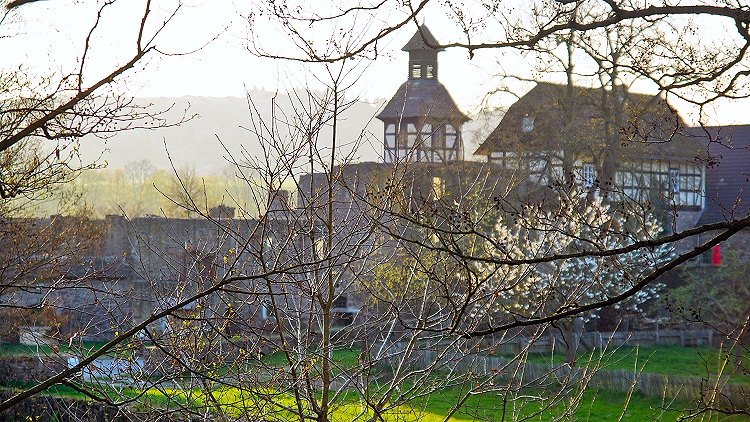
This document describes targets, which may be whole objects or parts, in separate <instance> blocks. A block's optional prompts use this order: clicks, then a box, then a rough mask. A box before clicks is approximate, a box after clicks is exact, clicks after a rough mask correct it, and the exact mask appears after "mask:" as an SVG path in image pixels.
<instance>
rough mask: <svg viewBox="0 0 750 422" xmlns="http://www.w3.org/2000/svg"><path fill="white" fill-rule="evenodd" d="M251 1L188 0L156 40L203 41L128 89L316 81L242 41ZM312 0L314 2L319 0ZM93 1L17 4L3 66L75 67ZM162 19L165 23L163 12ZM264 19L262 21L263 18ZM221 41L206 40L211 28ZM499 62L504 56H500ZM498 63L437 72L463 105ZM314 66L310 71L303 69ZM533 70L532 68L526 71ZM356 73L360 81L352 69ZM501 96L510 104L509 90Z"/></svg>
mask: <svg viewBox="0 0 750 422" xmlns="http://www.w3.org/2000/svg"><path fill="white" fill-rule="evenodd" d="M248 3H250V4H252V2H246V1H236V2H234V1H231V0H203V1H198V0H186V1H183V4H184V6H183V7H182V8H181V10H179V11H178V13H177V15H176V16H175V17H174V18H173V20H172V21H171V22H170V23H169V25H168V27H167V30H166V31H164V33H162V34H160V35H159V39H158V41H157V45H159V46H160V48H161V49H163V50H164V51H165V52H168V53H186V52H189V51H192V50H195V49H197V48H200V47H201V46H203V45H204V44H205V43H207V42H208V44H207V45H206V46H204V47H203V48H202V49H200V50H199V51H197V52H194V53H192V54H188V55H177V56H161V57H152V58H151V59H149V60H148V61H147V62H145V68H144V69H140V71H139V72H138V73H137V74H135V76H132V77H130V78H129V79H128V81H127V83H126V88H125V89H127V90H128V91H129V92H130V93H132V94H133V95H135V96H143V97H157V96H167V97H179V96H183V95H200V96H218V97H223V96H237V97H241V96H243V94H244V90H245V87H248V88H252V87H257V88H263V89H266V90H271V91H273V90H279V91H285V90H287V89H289V88H292V87H300V86H304V85H312V86H313V87H314V86H316V81H315V80H314V77H313V76H312V74H311V72H310V69H313V70H314V69H316V67H315V66H312V67H310V66H308V67H306V68H305V67H302V65H300V64H295V63H291V62H288V61H282V60H271V59H264V58H258V57H254V56H253V55H251V54H250V53H249V52H247V50H246V49H245V48H244V45H245V44H246V41H247V31H248V26H247V23H246V21H245V20H244V18H243V14H246V13H247V12H248V10H242V7H247V6H245V5H247V4H248ZM142 4H143V2H142V1H136V0H128V1H124V2H123V1H121V2H118V5H116V6H115V7H117V9H115V8H112V10H110V11H108V13H106V14H105V15H103V16H102V27H103V28H104V29H103V30H102V31H101V32H99V33H98V38H96V40H95V42H94V43H93V55H92V59H91V61H90V66H91V69H93V70H96V69H98V68H99V67H101V68H102V69H105V68H106V66H107V64H110V65H111V64H112V63H114V62H116V61H117V60H118V59H119V58H121V57H124V55H126V54H127V53H128V52H129V51H132V48H133V47H132V46H133V41H134V39H133V36H132V34H133V33H134V29H135V27H136V25H137V23H138V13H139V12H140V10H141V8H142ZM155 4H156V5H157V10H156V11H155V16H154V17H157V18H159V17H164V16H167V12H168V11H169V10H171V7H173V6H174V4H176V1H174V0H167V1H162V2H155ZM312 4H314V2H313V3H312ZM95 12H96V4H95V2H94V1H89V0H78V1H74V0H51V1H45V2H38V3H32V4H29V5H26V6H23V7H21V8H19V14H20V16H21V18H22V22H20V23H18V24H4V25H3V27H2V29H3V30H4V34H11V33H20V34H19V35H16V36H14V37H12V38H5V39H0V51H2V52H3V53H2V54H0V63H2V66H3V67H4V68H5V69H8V68H9V67H10V68H13V67H17V66H19V65H20V66H23V67H25V68H27V69H31V70H32V71H37V72H39V73H40V74H44V73H45V72H50V71H52V72H55V71H58V72H59V71H65V70H66V69H70V66H71V65H73V63H74V62H75V59H77V58H78V57H80V51H81V49H80V46H81V44H82V40H83V39H84V38H85V35H86V32H85V30H86V29H87V28H89V27H90V26H91V23H92V22H93V21H94V19H95V17H96V14H95ZM155 21H157V22H158V19H156V20H155ZM256 22H257V21H256ZM426 24H427V25H428V26H429V27H430V29H431V30H432V32H433V33H434V34H435V36H436V37H437V38H438V39H439V40H450V39H454V40H455V39H457V38H459V37H460V33H459V32H457V31H458V29H457V28H456V27H455V25H452V24H451V22H450V21H449V20H448V18H447V17H446V16H445V14H444V11H442V10H433V9H428V10H427V13H426ZM414 31H415V28H414V27H413V26H408V27H406V28H404V29H403V30H401V31H399V32H398V33H396V34H395V35H393V36H391V37H388V38H386V39H384V40H383V42H382V43H381V44H379V50H380V51H381V52H383V55H382V56H381V57H380V58H379V59H378V60H376V61H375V62H363V63H361V64H360V65H359V66H358V69H357V70H356V71H355V72H353V74H354V75H357V78H356V79H358V81H357V84H356V85H355V87H354V89H353V90H352V91H351V94H350V95H351V96H355V95H356V96H360V97H362V98H364V99H368V100H375V99H386V98H389V97H390V96H391V95H392V94H393V93H394V92H395V91H396V89H397V87H398V86H399V85H400V84H401V83H403V81H404V80H405V79H406V65H407V54H406V53H403V52H401V51H400V49H401V47H402V46H403V45H404V44H405V43H406V41H407V40H408V39H409V38H410V37H411V36H412V34H413V33H414ZM216 35H218V36H219V37H218V39H216V40H214V41H212V42H209V41H210V40H211V39H212V38H213V37H214V36H216ZM256 37H257V38H256V39H257V40H258V42H260V43H261V44H262V45H263V46H264V47H265V48H266V49H267V50H269V51H272V52H274V51H276V52H281V53H284V52H286V51H289V50H287V48H288V47H289V46H288V45H287V44H288V43H285V42H284V40H283V36H282V35H281V34H280V32H279V31H278V30H277V29H275V28H274V27H273V26H271V25H266V26H263V20H261V23H260V24H259V25H258V26H257V27H256ZM498 63H499V64H498ZM500 66H503V67H504V68H505V69H520V70H521V71H523V70H524V69H526V68H527V66H525V65H524V64H523V63H522V62H519V61H518V60H517V59H516V58H514V56H513V55H512V54H505V55H501V53H500V52H496V51H480V52H478V53H477V54H476V56H475V58H474V59H473V60H469V58H468V55H467V53H466V52H465V51H462V50H455V49H454V50H449V51H445V52H443V53H441V54H440V79H441V81H442V82H443V83H444V84H445V85H446V86H447V87H448V89H449V91H450V92H451V94H452V95H453V97H454V98H455V99H456V101H457V102H458V104H459V106H460V107H461V108H462V109H463V110H464V111H466V112H469V113H471V112H473V111H475V109H476V107H477V105H478V104H479V103H480V101H481V99H482V96H483V94H484V93H485V92H487V91H489V90H491V89H493V88H494V87H495V86H497V84H498V83H499V80H498V79H497V78H493V77H492V75H493V74H494V73H496V72H497V71H498V70H499V69H500ZM306 70H307V71H306ZM529 74H531V72H530V71H529ZM352 79H354V78H353V77H352ZM497 102H501V103H505V105H508V104H510V103H511V102H512V98H511V97H509V96H508V97H505V98H500V99H498V100H496V103H497ZM675 106H676V107H677V108H678V109H679V110H680V112H681V113H682V114H683V116H684V117H685V118H686V119H687V120H688V121H692V120H693V118H694V116H692V115H691V114H690V111H691V110H690V109H689V108H688V107H686V106H685V105H684V104H680V103H676V104H675ZM745 110H750V101H748V100H742V101H737V102H734V103H732V104H727V103H726V102H725V103H723V104H722V105H721V107H720V108H719V109H717V110H715V111H713V112H711V113H710V115H709V117H712V118H713V121H710V123H719V124H732V123H750V113H747V112H745Z"/></svg>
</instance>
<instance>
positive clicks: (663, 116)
mask: <svg viewBox="0 0 750 422" xmlns="http://www.w3.org/2000/svg"><path fill="white" fill-rule="evenodd" d="M568 89H569V88H568V87H567V86H565V85H558V84H552V83H546V82H539V83H537V85H536V86H535V87H534V88H532V89H531V91H529V92H528V93H527V94H526V95H524V96H523V97H521V98H520V99H519V100H518V101H517V102H516V103H515V104H513V105H512V106H511V107H510V108H509V109H508V112H507V113H506V114H505V116H504V117H503V119H502V120H501V122H500V123H499V124H498V125H497V127H496V128H495V129H494V130H493V131H492V133H491V134H490V135H489V136H488V137H487V139H486V140H485V141H484V142H483V143H482V144H481V145H480V146H479V148H478V149H477V151H476V152H475V154H477V155H489V154H490V153H492V152H495V151H550V150H562V149H573V150H577V151H579V152H584V151H591V150H596V149H600V148H601V147H603V143H604V140H603V138H604V133H605V132H604V127H605V125H606V124H608V125H609V127H610V130H611V131H613V132H614V133H618V136H619V137H620V138H621V140H622V143H623V144H628V143H629V144H633V146H634V147H637V148H640V150H639V151H640V153H641V154H642V155H643V156H682V155H685V156H686V157H692V156H694V155H695V148H693V147H692V145H691V147H690V148H684V147H683V144H682V142H683V141H685V138H686V137H684V136H682V135H683V132H684V130H685V129H684V128H685V124H684V122H683V120H682V118H681V117H680V116H679V115H678V114H677V112H676V111H675V110H674V109H672V108H671V107H670V106H669V104H667V102H666V101H665V100H664V99H663V98H662V97H660V96H659V95H647V94H637V93H631V92H623V94H622V95H623V97H621V98H622V101H623V106H622V111H623V112H622V117H623V118H622V119H621V121H620V122H615V121H614V119H613V118H612V116H611V115H608V111H607V110H605V109H604V108H603V107H602V98H603V96H602V94H603V92H602V91H601V90H600V89H593V88H584V87H571V88H570V91H568ZM607 94H608V95H610V96H612V95H615V94H613V93H611V92H610V93H607ZM525 118H530V119H533V129H532V130H530V131H528V132H524V131H523V124H524V123H523V122H524V119H525Z"/></svg>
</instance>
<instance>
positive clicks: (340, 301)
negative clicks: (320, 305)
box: [331, 295, 347, 309]
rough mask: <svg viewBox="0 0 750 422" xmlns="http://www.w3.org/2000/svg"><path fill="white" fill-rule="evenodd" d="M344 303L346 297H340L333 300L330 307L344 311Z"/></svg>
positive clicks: (345, 304)
mask: <svg viewBox="0 0 750 422" xmlns="http://www.w3.org/2000/svg"><path fill="white" fill-rule="evenodd" d="M346 302H347V300H346V296H344V295H340V296H337V297H336V298H334V299H333V303H332V304H331V305H332V306H331V307H332V308H335V309H346V307H347V303H346Z"/></svg>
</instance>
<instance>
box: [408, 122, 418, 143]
mask: <svg viewBox="0 0 750 422" xmlns="http://www.w3.org/2000/svg"><path fill="white" fill-rule="evenodd" d="M406 132H407V133H406V147H407V148H412V147H413V146H414V143H415V142H416V141H417V126H415V125H414V123H409V124H408V125H406Z"/></svg>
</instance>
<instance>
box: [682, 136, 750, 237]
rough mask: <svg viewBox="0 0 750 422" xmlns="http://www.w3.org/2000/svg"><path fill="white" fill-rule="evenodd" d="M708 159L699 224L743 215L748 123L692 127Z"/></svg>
mask: <svg viewBox="0 0 750 422" xmlns="http://www.w3.org/2000/svg"><path fill="white" fill-rule="evenodd" d="M690 132H691V134H692V135H693V136H694V137H695V139H696V140H697V141H698V142H699V144H702V145H703V147H702V154H701V156H702V157H704V158H706V159H707V164H708V165H707V167H706V208H705V210H704V211H703V215H701V218H700V219H699V220H698V224H708V223H716V222H720V221H727V220H733V219H739V218H742V217H746V216H747V215H748V213H749V212H750V125H739V126H725V127H706V128H691V129H690Z"/></svg>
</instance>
